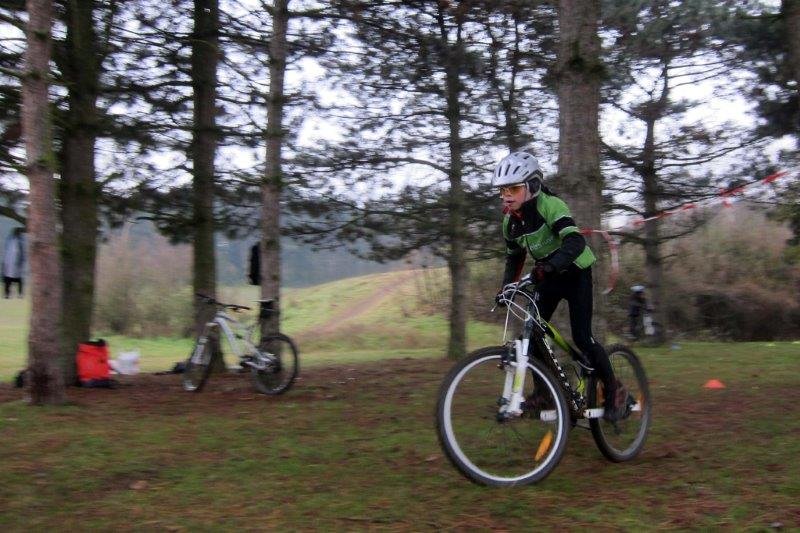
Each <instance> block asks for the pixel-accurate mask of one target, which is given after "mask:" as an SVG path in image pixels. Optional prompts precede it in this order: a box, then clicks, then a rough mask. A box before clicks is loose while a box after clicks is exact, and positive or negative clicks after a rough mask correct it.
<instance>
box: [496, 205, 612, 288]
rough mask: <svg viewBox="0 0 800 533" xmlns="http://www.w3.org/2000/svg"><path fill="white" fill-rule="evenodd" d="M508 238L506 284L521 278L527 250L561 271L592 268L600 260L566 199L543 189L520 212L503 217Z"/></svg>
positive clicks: (504, 230)
mask: <svg viewBox="0 0 800 533" xmlns="http://www.w3.org/2000/svg"><path fill="white" fill-rule="evenodd" d="M503 237H504V238H505V241H506V272H505V276H504V278H503V284H504V285H505V284H506V283H510V282H512V281H514V280H516V279H518V278H519V275H520V273H521V272H522V267H523V265H524V264H525V256H526V254H527V253H530V254H531V257H533V259H534V260H535V261H537V262H538V261H546V262H548V263H550V264H551V265H553V267H554V268H555V270H556V271H557V272H563V271H564V270H566V269H567V268H568V267H569V266H570V265H573V264H574V265H575V266H576V267H577V268H580V269H584V268H589V267H591V266H592V264H594V262H595V261H596V260H597V258H596V257H595V255H594V253H592V250H591V248H589V246H588V245H587V244H586V240H585V239H584V238H583V236H582V235H581V232H580V230H579V229H578V226H577V225H576V224H575V220H574V219H573V218H572V215H571V214H570V212H569V208H568V207H567V204H565V203H564V201H563V200H562V199H561V198H559V197H558V196H555V195H553V194H550V193H547V192H545V191H544V190H542V191H541V192H540V193H539V194H538V195H537V196H536V197H535V198H532V199H530V200H528V201H527V202H525V203H524V204H522V207H521V208H520V210H519V212H518V213H506V216H505V218H504V219H503Z"/></svg>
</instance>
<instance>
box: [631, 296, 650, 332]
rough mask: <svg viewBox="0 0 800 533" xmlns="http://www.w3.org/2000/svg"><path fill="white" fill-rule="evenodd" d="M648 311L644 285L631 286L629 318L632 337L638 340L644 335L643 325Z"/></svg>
mask: <svg viewBox="0 0 800 533" xmlns="http://www.w3.org/2000/svg"><path fill="white" fill-rule="evenodd" d="M646 311H648V307H647V298H646V297H645V295H644V286H642V285H634V286H633V287H631V297H630V302H629V304H628V320H629V321H630V334H631V338H632V339H634V340H638V339H639V338H640V337H641V336H642V325H643V318H644V314H645V312H646Z"/></svg>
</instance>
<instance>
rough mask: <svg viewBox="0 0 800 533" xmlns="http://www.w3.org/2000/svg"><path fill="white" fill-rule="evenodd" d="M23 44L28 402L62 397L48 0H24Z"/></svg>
mask: <svg viewBox="0 0 800 533" xmlns="http://www.w3.org/2000/svg"><path fill="white" fill-rule="evenodd" d="M26 6H27V11H28V24H27V28H26V39H27V48H26V51H25V72H24V77H23V81H22V126H23V131H24V132H25V153H26V157H25V162H26V172H27V175H28V180H29V182H30V207H29V211H28V234H29V239H28V240H29V242H30V250H31V252H30V265H31V267H30V268H31V286H32V288H31V319H30V332H29V334H28V372H29V374H28V375H29V386H28V387H29V391H30V395H31V403H33V404H34V405H42V404H58V403H62V402H63V401H64V380H63V376H62V374H61V369H60V368H59V356H60V355H61V342H60V337H59V325H60V316H61V273H60V265H59V257H58V244H57V241H58V237H57V235H56V217H57V215H56V202H55V187H54V183H53V167H54V161H53V152H52V146H51V136H50V127H51V126H50V122H51V119H50V116H49V115H50V113H49V98H48V85H49V82H48V79H49V77H50V69H49V61H50V56H51V37H50V36H51V31H52V13H53V3H52V0H28V1H27V3H26Z"/></svg>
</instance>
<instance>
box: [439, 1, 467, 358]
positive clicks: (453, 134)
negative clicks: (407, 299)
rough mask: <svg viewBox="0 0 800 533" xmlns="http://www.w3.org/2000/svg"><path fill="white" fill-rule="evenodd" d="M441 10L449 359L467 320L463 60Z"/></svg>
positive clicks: (459, 350) (462, 345) (457, 352)
mask: <svg viewBox="0 0 800 533" xmlns="http://www.w3.org/2000/svg"><path fill="white" fill-rule="evenodd" d="M442 9H443V8H442V7H440V8H439V27H440V29H441V35H442V47H443V48H445V49H446V50H447V53H446V54H445V58H446V64H445V65H444V67H445V93H446V100H447V108H446V110H445V115H446V117H447V122H448V125H449V127H450V134H449V146H450V168H449V172H448V180H449V182H450V205H449V206H448V221H447V224H448V233H449V235H450V255H449V256H448V258H447V266H448V268H449V270H450V338H449V340H448V343H447V356H448V357H450V358H452V359H458V358H460V357H464V355H466V353H467V318H468V300H469V298H468V289H469V287H468V283H469V269H468V267H467V255H466V245H467V243H466V240H467V232H466V228H465V222H464V219H465V216H464V210H465V209H466V199H465V197H464V187H463V184H462V180H463V176H462V175H463V162H462V160H463V152H464V148H463V143H462V139H461V102H460V98H461V91H462V84H461V79H460V78H459V74H458V72H459V67H460V66H461V64H462V62H463V58H464V54H463V42H462V41H461V26H460V24H459V26H458V29H457V31H458V35H457V38H456V42H455V44H453V45H451V44H450V43H449V42H448V36H447V29H446V27H445V23H444V15H443V13H442Z"/></svg>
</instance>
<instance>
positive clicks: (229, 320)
mask: <svg viewBox="0 0 800 533" xmlns="http://www.w3.org/2000/svg"><path fill="white" fill-rule="evenodd" d="M232 325H233V327H231V326H232ZM206 327H207V328H210V329H213V328H217V327H218V328H219V329H220V330H221V331H222V333H223V334H224V335H225V338H226V339H227V340H228V345H229V346H230V347H231V351H232V352H233V354H234V355H235V356H236V357H237V358H239V359H242V358H243V357H245V356H246V355H247V354H252V353H256V352H257V351H258V350H257V348H256V346H255V345H254V344H253V343H252V342H251V341H250V337H251V336H252V330H253V328H252V327H247V326H245V325H244V324H242V323H241V322H239V321H238V320H236V319H235V318H233V317H232V316H230V315H228V314H227V313H225V312H224V311H218V312H217V313H216V314H215V315H214V318H213V319H212V320H211V321H210V322H207V323H206ZM241 332H247V335H242V334H241ZM239 341H241V343H240V342H239ZM242 345H244V350H243V349H242Z"/></svg>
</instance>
